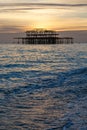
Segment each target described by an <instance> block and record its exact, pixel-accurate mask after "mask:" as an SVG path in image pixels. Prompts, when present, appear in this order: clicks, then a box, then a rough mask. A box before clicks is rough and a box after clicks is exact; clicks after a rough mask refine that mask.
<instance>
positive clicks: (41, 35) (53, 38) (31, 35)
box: [15, 29, 73, 44]
mask: <svg viewBox="0 0 87 130" xmlns="http://www.w3.org/2000/svg"><path fill="white" fill-rule="evenodd" d="M15 39H17V40H18V43H22V44H63V43H64V44H72V43H73V38H72V37H59V34H58V33H57V31H53V30H43V29H36V30H30V31H26V36H25V37H17V38H15Z"/></svg>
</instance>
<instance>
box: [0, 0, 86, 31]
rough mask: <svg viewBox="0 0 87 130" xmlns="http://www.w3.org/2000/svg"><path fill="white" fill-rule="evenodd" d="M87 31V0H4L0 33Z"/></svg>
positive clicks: (0, 14) (0, 13) (0, 16)
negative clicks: (31, 30)
mask: <svg viewBox="0 0 87 130" xmlns="http://www.w3.org/2000/svg"><path fill="white" fill-rule="evenodd" d="M33 28H45V29H54V30H59V31H63V30H64V31H65V30H87V0H67V2H66V1H65V0H62V2H61V1H60V0H56V1H55V2H54V1H53V0H47V1H46V0H44V1H43V0H37V1H36V2H35V1H32V0H30V1H29V0H21V1H20V2H18V1H17V0H14V2H13V1H12V0H6V1H5V2H3V1H2V0H0V32H20V31H25V30H29V29H33Z"/></svg>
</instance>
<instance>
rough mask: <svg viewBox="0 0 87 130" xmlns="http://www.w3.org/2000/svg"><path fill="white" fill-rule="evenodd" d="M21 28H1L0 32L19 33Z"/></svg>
mask: <svg viewBox="0 0 87 130" xmlns="http://www.w3.org/2000/svg"><path fill="white" fill-rule="evenodd" d="M22 27H23V26H1V27H0V32H20V31H22Z"/></svg>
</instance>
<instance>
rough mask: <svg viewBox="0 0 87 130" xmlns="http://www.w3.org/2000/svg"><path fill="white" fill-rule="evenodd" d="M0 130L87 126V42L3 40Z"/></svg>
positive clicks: (85, 129)
mask: <svg viewBox="0 0 87 130" xmlns="http://www.w3.org/2000/svg"><path fill="white" fill-rule="evenodd" d="M0 130H87V44H73V45H71V44H70V45H11V44H9V45H6V44H5V45H0Z"/></svg>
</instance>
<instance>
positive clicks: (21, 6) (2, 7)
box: [0, 3, 87, 13]
mask: <svg viewBox="0 0 87 130" xmlns="http://www.w3.org/2000/svg"><path fill="white" fill-rule="evenodd" d="M86 6H87V4H58V3H14V4H13V3H1V4H0V13H2V12H9V11H18V12H22V11H27V10H34V9H45V8H56V9H58V8H59V9H60V8H63V9H64V8H69V7H70V8H71V7H86Z"/></svg>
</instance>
